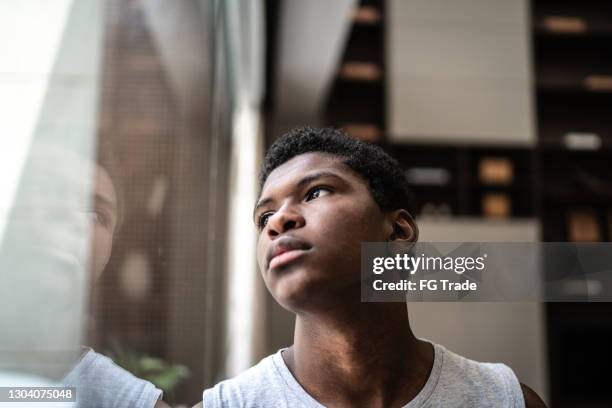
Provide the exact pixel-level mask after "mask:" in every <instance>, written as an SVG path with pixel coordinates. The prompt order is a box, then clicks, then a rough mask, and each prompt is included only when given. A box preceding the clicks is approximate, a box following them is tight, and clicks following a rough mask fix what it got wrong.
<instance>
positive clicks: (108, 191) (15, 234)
mask: <svg viewBox="0 0 612 408" xmlns="http://www.w3.org/2000/svg"><path fill="white" fill-rule="evenodd" d="M10 219H11V220H10V221H11V222H10V225H11V228H10V229H9V233H8V234H7V236H6V237H5V238H6V239H5V248H6V247H7V246H9V247H10V248H12V252H13V254H15V255H19V256H21V257H22V259H21V261H22V262H25V261H27V260H35V258H39V259H40V260H42V261H44V262H41V263H46V264H47V265H48V266H49V267H50V268H58V269H62V265H63V269H64V270H65V272H69V271H77V270H78V271H80V272H85V271H87V272H88V275H87V276H85V278H86V279H87V281H88V282H90V284H92V283H94V282H95V281H96V280H97V279H98V278H99V277H100V275H101V273H102V272H103V270H104V268H105V266H106V264H107V262H108V260H109V257H110V254H111V250H112V244H113V236H114V233H115V230H116V228H117V224H118V221H119V209H118V196H117V190H116V188H115V185H114V183H113V181H112V180H111V177H110V176H109V172H108V171H107V170H106V169H104V168H102V167H101V166H100V165H98V164H96V163H93V162H92V161H90V160H88V159H85V158H84V157H82V156H79V155H77V154H75V153H72V152H66V151H63V150H61V149H57V148H49V147H45V148H42V149H41V148H37V149H35V150H34V151H33V153H32V155H31V157H30V160H29V162H28V164H27V167H26V170H25V173H24V177H23V178H22V182H21V188H20V192H19V194H18V196H17V199H16V200H15V205H14V208H13V211H12V214H11V217H10ZM87 243H89V245H87ZM32 257H33V258H32Z"/></svg>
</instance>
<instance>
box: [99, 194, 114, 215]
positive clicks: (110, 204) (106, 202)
mask: <svg viewBox="0 0 612 408" xmlns="http://www.w3.org/2000/svg"><path fill="white" fill-rule="evenodd" d="M94 200H95V202H96V203H101V204H103V205H106V206H108V207H110V208H111V209H112V210H114V211H117V204H116V203H115V202H114V201H112V200H111V199H109V198H107V197H105V196H103V195H102V194H96V195H95V196H94Z"/></svg>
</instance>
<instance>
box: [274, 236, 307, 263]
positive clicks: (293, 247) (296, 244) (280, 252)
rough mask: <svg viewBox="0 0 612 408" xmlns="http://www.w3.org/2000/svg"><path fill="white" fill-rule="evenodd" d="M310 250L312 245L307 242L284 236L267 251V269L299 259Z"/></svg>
mask: <svg viewBox="0 0 612 408" xmlns="http://www.w3.org/2000/svg"><path fill="white" fill-rule="evenodd" d="M311 248H312V245H310V244H309V243H308V242H306V241H304V240H302V239H299V238H296V237H292V236H284V237H281V238H278V239H276V240H275V241H274V242H273V243H272V245H270V248H269V249H268V253H267V256H266V264H267V267H268V269H274V268H277V267H279V266H282V265H285V264H287V263H289V262H291V261H293V260H294V259H297V258H299V257H300V256H302V255H303V254H304V253H305V252H306V251H308V250H309V249H311Z"/></svg>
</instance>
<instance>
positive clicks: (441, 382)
mask: <svg viewBox="0 0 612 408" xmlns="http://www.w3.org/2000/svg"><path fill="white" fill-rule="evenodd" d="M283 350H284V349H282V350H279V351H278V352H277V353H276V354H273V355H271V356H268V357H266V358H264V359H263V360H261V361H260V362H259V363H258V364H257V365H256V366H254V367H251V368H250V369H248V370H247V371H245V372H244V373H242V374H240V375H238V376H237V377H234V378H232V379H229V380H226V381H222V382H220V383H219V384H217V385H215V386H214V387H213V388H211V389H208V390H205V391H204V393H203V395H202V401H203V405H204V408H217V407H232V408H233V407H262V408H263V407H278V408H281V407H282V408H285V407H287V408H289V407H292V408H293V407H304V408H322V407H323V408H324V406H323V405H322V404H320V403H319V402H318V401H316V400H315V399H314V398H313V397H312V396H310V395H309V394H308V393H307V392H306V391H305V390H304V389H303V388H302V386H301V385H300V384H299V383H298V382H297V380H296V379H295V378H294V377H293V375H292V374H291V372H290V371H289V368H287V365H286V364H285V361H284V360H283V357H282V356H281V352H282V351H283ZM434 354H435V356H434V363H433V368H432V370H431V374H430V375H429V378H428V380H427V382H426V383H425V386H424V387H423V389H422V390H421V391H420V392H419V394H418V395H417V396H416V397H415V398H414V399H413V400H412V401H410V402H409V403H408V404H407V405H405V406H404V408H416V407H496V408H497V407H499V408H502V407H508V408H524V407H525V402H524V399H523V392H522V391H521V387H520V384H519V382H518V380H517V378H516V375H514V372H513V371H512V369H510V368H509V367H508V366H506V365H504V364H492V363H479V362H477V361H473V360H469V359H467V358H465V357H461V356H459V355H457V354H455V353H453V352H452V351H449V350H447V349H446V348H444V347H443V346H440V345H438V344H434Z"/></svg>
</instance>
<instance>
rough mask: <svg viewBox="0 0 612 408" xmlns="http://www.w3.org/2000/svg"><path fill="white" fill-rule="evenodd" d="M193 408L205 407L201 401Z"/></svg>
mask: <svg viewBox="0 0 612 408" xmlns="http://www.w3.org/2000/svg"><path fill="white" fill-rule="evenodd" d="M192 408H204V405H202V401H200V402H198V403H197V404H196V405H194V406H193V407H192Z"/></svg>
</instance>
